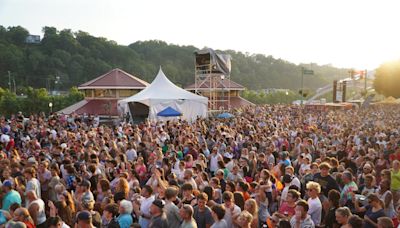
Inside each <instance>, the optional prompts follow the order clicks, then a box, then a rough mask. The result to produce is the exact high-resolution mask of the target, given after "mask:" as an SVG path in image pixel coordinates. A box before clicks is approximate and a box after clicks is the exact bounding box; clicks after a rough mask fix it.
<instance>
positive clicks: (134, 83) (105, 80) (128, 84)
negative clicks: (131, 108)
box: [78, 68, 149, 89]
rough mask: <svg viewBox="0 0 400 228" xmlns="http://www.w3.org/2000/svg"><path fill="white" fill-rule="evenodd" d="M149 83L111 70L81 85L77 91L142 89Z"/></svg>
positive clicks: (117, 70) (118, 70)
mask: <svg viewBox="0 0 400 228" xmlns="http://www.w3.org/2000/svg"><path fill="white" fill-rule="evenodd" d="M148 85H149V83H147V82H145V81H143V80H142V79H139V78H137V77H135V76H133V75H131V74H129V73H127V72H125V71H123V70H121V69H118V68H116V69H113V70H111V71H109V72H107V73H106V74H103V75H101V76H99V77H97V78H95V79H93V80H90V81H88V82H86V83H83V84H82V85H80V86H79V87H78V88H79V89H96V88H101V89H104V88H107V89H113V88H120V89H121V88H124V89H144V88H146V87H147V86H148Z"/></svg>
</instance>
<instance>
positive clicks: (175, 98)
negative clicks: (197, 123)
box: [118, 68, 208, 121]
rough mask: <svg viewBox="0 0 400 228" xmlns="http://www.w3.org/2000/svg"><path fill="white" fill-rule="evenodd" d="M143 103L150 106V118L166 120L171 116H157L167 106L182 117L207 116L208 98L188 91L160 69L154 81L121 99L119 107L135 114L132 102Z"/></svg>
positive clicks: (121, 110) (185, 118)
mask: <svg viewBox="0 0 400 228" xmlns="http://www.w3.org/2000/svg"><path fill="white" fill-rule="evenodd" d="M135 102H137V103H141V104H144V105H146V106H147V107H148V108H149V113H148V118H149V119H150V120H155V121H157V120H165V119H170V117H161V116H157V113H159V112H161V111H162V110H164V109H165V108H167V107H171V108H173V109H175V110H176V111H178V112H180V113H182V116H181V117H180V118H181V119H184V120H188V121H194V120H195V119H196V118H197V117H207V107H208V98H206V97H203V96H199V95H196V94H194V93H191V92H188V91H186V90H184V89H182V88H179V87H178V86H176V85H175V84H174V83H172V82H171V81H170V80H169V79H168V78H167V77H166V76H165V74H164V73H163V71H162V70H161V68H160V70H159V71H158V74H157V77H156V78H155V79H154V80H153V82H152V83H151V84H150V85H149V86H147V87H146V88H145V89H144V90H142V91H140V92H139V93H137V94H135V95H133V96H131V97H128V98H125V99H123V100H120V101H119V102H118V109H119V111H120V112H123V113H130V114H131V116H133V115H132V114H133V113H132V112H134V111H135V110H133V109H132V108H131V107H132V106H130V104H132V103H135Z"/></svg>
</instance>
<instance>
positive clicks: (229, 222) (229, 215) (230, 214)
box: [224, 205, 242, 227]
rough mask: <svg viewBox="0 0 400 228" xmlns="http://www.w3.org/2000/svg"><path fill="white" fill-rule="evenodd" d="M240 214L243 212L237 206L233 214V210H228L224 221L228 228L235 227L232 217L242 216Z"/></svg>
mask: <svg viewBox="0 0 400 228" xmlns="http://www.w3.org/2000/svg"><path fill="white" fill-rule="evenodd" d="M240 212H242V210H241V209H240V207H238V206H237V205H234V208H233V212H232V211H231V209H226V211H225V216H224V219H225V221H226V224H227V225H228V227H233V221H232V217H233V216H235V215H238V214H240Z"/></svg>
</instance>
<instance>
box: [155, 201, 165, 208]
mask: <svg viewBox="0 0 400 228" xmlns="http://www.w3.org/2000/svg"><path fill="white" fill-rule="evenodd" d="M153 205H155V206H157V207H159V208H161V209H163V208H164V205H165V202H164V201H163V200H160V199H156V200H154V201H153Z"/></svg>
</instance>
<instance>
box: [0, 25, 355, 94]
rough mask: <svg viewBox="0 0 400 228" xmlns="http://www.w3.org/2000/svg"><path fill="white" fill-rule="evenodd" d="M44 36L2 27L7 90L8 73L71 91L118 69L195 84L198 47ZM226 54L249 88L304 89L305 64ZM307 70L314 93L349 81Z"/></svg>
mask: <svg viewBox="0 0 400 228" xmlns="http://www.w3.org/2000/svg"><path fill="white" fill-rule="evenodd" d="M43 32H44V36H43V37H42V40H41V42H40V43H38V44H27V43H26V42H25V39H26V37H27V36H28V35H29V31H27V30H26V29H24V28H23V27H20V26H17V27H9V28H5V27H3V26H0V79H1V80H0V86H1V87H5V88H7V87H8V80H9V76H8V71H10V73H11V79H15V81H16V85H17V87H22V86H28V85H29V86H32V87H36V88H38V87H46V88H51V89H60V90H68V89H69V88H70V87H72V86H77V85H79V84H81V83H83V82H86V81H88V80H90V79H93V78H95V77H97V76H99V75H101V74H103V73H106V72H107V71H109V70H111V69H113V68H116V67H118V68H121V69H123V70H125V71H127V72H129V73H131V74H133V75H135V76H138V77H140V78H142V79H144V80H146V81H148V82H151V80H152V79H153V78H154V77H155V75H156V73H157V70H158V68H159V66H162V67H163V70H164V72H165V73H166V75H168V77H169V78H170V79H171V80H172V81H173V82H175V83H177V84H178V85H181V86H185V85H188V84H191V83H193V82H194V54H193V52H194V51H195V50H198V49H199V48H197V47H194V46H178V45H174V44H167V43H166V42H163V41H158V40H151V41H138V42H135V43H132V44H130V45H128V46H123V45H118V44H117V43H116V42H114V41H110V40H107V39H105V38H102V37H94V36H91V35H90V34H88V33H86V32H83V31H78V32H73V31H71V30H69V29H64V30H61V31H58V30H57V29H56V28H54V27H44V28H43ZM223 52H224V53H229V54H230V55H231V56H232V74H231V77H232V79H233V80H234V81H236V82H238V83H240V84H242V85H244V86H246V87H247V88H249V89H263V88H288V89H298V88H299V87H300V69H301V66H300V65H296V64H293V63H290V62H288V61H285V60H282V59H275V58H273V57H272V56H265V55H262V54H252V55H250V54H247V53H242V52H236V51H233V50H226V51H223ZM304 66H306V67H307V68H311V69H313V70H314V72H315V74H314V75H311V76H309V75H307V76H305V77H304V85H305V87H306V88H309V89H316V88H318V87H321V86H323V85H326V84H327V83H330V82H331V81H332V80H333V79H337V78H343V77H346V76H347V72H348V70H347V69H338V68H335V67H332V66H330V65H324V66H319V65H317V64H306V65H304ZM11 81H12V80H11Z"/></svg>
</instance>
